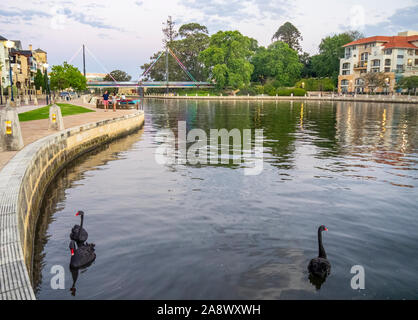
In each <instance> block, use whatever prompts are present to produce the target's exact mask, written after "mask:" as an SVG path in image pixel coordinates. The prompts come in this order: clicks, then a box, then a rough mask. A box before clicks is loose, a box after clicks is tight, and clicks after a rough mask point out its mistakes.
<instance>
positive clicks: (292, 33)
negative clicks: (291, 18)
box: [271, 22, 303, 52]
mask: <svg viewBox="0 0 418 320" xmlns="http://www.w3.org/2000/svg"><path fill="white" fill-rule="evenodd" d="M275 40H279V41H283V42H285V43H287V45H288V46H289V47H290V48H291V49H293V50H296V51H298V52H299V51H301V50H302V48H301V45H300V41H302V40H303V38H302V35H301V33H300V32H299V30H298V29H297V28H296V27H295V26H294V25H293V24H291V23H290V22H286V23H285V24H283V25H281V26H280V28H279V29H278V30H277V31H276V33H275V34H274V35H273V37H272V38H271V41H275Z"/></svg>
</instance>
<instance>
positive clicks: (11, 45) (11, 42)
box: [4, 40, 15, 101]
mask: <svg viewBox="0 0 418 320" xmlns="http://www.w3.org/2000/svg"><path fill="white" fill-rule="evenodd" d="M4 46H5V47H6V48H7V49H8V51H9V77H10V88H11V90H10V92H11V98H12V101H15V99H14V97H13V77H12V57H11V55H10V51H11V49H12V48H13V47H14V46H15V43H14V42H13V41H10V40H7V41H6V42H5V43H4Z"/></svg>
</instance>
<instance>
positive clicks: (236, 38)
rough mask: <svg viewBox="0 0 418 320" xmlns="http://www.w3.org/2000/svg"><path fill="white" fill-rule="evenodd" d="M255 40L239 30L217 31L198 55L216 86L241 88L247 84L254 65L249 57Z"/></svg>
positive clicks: (252, 51)
mask: <svg viewBox="0 0 418 320" xmlns="http://www.w3.org/2000/svg"><path fill="white" fill-rule="evenodd" d="M255 46H256V42H255V40H254V39H251V38H248V37H246V36H243V35H242V34H241V33H240V32H239V31H219V32H218V33H216V34H214V35H212V36H211V37H210V43H209V47H208V48H207V49H206V50H204V51H202V52H201V53H200V55H199V57H200V60H201V61H202V62H203V63H204V65H205V66H206V69H207V71H208V73H209V75H210V77H211V78H212V79H214V80H215V81H216V86H217V88H223V87H232V88H243V87H245V86H246V85H248V84H249V82H250V79H251V74H252V73H253V70H254V66H253V65H252V64H251V63H250V62H249V59H250V58H251V56H252V55H253V53H254V49H255Z"/></svg>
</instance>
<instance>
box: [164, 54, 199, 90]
mask: <svg viewBox="0 0 418 320" xmlns="http://www.w3.org/2000/svg"><path fill="white" fill-rule="evenodd" d="M168 51H169V52H170V54H171V55H172V56H173V58H174V59H175V60H176V61H177V64H178V65H179V66H180V68H182V69H183V71H184V72H185V73H186V74H187V76H189V78H190V79H191V80H192V81H193V82H197V80H196V79H195V78H194V77H193V76H192V74H191V73H190V72H189V71H188V70H187V68H186V66H185V65H184V64H183V63H181V61H180V59H179V58H177V56H176V55H175V54H174V52H173V51H172V50H171V49H170V48H168Z"/></svg>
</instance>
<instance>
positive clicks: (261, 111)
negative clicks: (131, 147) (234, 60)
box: [150, 100, 418, 171]
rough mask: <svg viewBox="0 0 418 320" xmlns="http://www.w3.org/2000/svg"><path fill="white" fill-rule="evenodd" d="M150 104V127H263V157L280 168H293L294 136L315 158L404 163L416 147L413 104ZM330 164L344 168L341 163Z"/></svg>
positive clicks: (416, 115)
mask: <svg viewBox="0 0 418 320" xmlns="http://www.w3.org/2000/svg"><path fill="white" fill-rule="evenodd" d="M302 105H303V108H302ZM150 107H151V110H150V117H151V122H152V125H153V126H154V128H156V129H160V128H171V129H172V130H173V132H174V133H175V135H176V136H177V126H178V121H187V130H190V129H192V128H200V129H203V130H205V132H206V133H207V134H208V136H209V132H210V129H221V128H225V129H227V130H231V129H234V128H237V129H239V130H240V131H241V134H242V132H243V129H256V128H259V129H263V130H264V147H265V153H267V155H266V156H267V157H265V159H264V160H265V161H267V162H269V163H270V164H271V165H272V166H275V167H277V168H279V169H291V168H293V166H294V160H295V158H294V157H295V151H296V145H295V143H296V141H302V143H306V144H308V145H313V146H315V147H316V151H315V155H314V157H315V158H325V159H329V158H336V159H338V158H342V157H343V158H344V157H347V156H348V157H355V158H359V159H360V160H362V159H367V160H372V161H374V162H376V163H382V164H389V165H392V166H398V167H407V168H408V167H410V166H411V161H413V160H406V159H405V154H408V153H411V152H415V151H414V150H416V149H417V147H416V141H417V130H416V129H417V126H418V123H417V122H418V111H417V109H416V107H415V106H413V105H399V104H398V105H387V104H378V103H360V102H359V103H357V102H356V103H354V102H334V103H330V102H303V103H302V102H272V101H268V102H267V101H264V102H263V101H253V102H249V101H199V100H196V101H179V100H168V101H164V102H161V101H159V100H156V101H153V102H151V106H150ZM231 153H232V150H231ZM268 154H271V155H272V156H271V157H269V156H268ZM370 154H372V157H370ZM344 165H345V164H342V166H344ZM351 165H352V164H351ZM228 167H230V168H235V167H237V166H234V165H232V163H231V164H230V165H228ZM330 169H332V170H334V169H335V170H336V171H345V170H346V168H345V167H341V164H337V167H336V168H334V169H333V168H330Z"/></svg>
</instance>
